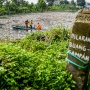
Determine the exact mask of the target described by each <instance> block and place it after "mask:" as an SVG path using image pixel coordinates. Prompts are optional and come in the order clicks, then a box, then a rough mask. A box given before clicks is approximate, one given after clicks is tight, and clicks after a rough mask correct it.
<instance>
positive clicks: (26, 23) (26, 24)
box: [25, 20, 29, 31]
mask: <svg viewBox="0 0 90 90" xmlns="http://www.w3.org/2000/svg"><path fill="white" fill-rule="evenodd" d="M28 23H29V21H28V20H26V21H25V26H26V31H28Z"/></svg>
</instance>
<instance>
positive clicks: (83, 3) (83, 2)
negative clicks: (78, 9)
mask: <svg viewBox="0 0 90 90" xmlns="http://www.w3.org/2000/svg"><path fill="white" fill-rule="evenodd" d="M85 4H86V2H85V0H77V5H78V6H84V5H85Z"/></svg>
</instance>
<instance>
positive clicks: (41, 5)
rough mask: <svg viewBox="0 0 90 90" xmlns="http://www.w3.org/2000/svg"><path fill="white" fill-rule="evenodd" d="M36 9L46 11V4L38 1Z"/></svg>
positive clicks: (40, 0) (42, 0)
mask: <svg viewBox="0 0 90 90" xmlns="http://www.w3.org/2000/svg"><path fill="white" fill-rule="evenodd" d="M37 7H38V10H39V11H43V10H44V9H46V3H45V1H44V0H38V3H37Z"/></svg>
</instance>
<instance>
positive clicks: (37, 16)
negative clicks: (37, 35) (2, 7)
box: [0, 12, 77, 40]
mask: <svg viewBox="0 0 90 90" xmlns="http://www.w3.org/2000/svg"><path fill="white" fill-rule="evenodd" d="M76 15H77V12H43V13H29V14H18V15H10V16H6V18H0V25H1V24H3V25H1V26H2V27H0V38H1V39H10V40H12V39H19V38H23V37H25V36H26V34H27V31H25V30H13V28H12V25H24V22H25V20H29V21H30V20H33V26H36V25H37V23H40V24H41V25H42V31H44V30H49V29H50V28H52V27H55V26H57V25H60V24H62V26H63V27H68V28H72V26H73V24H74V21H75V17H76ZM35 31H36V30H33V32H35ZM28 33H31V30H29V31H28Z"/></svg>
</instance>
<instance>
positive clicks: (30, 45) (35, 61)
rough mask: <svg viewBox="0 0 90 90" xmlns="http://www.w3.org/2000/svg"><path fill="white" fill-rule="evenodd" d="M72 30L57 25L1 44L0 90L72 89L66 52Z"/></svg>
mask: <svg viewBox="0 0 90 90" xmlns="http://www.w3.org/2000/svg"><path fill="white" fill-rule="evenodd" d="M69 38H70V30H68V29H67V28H66V29H65V28H62V27H61V26H57V27H56V28H53V29H51V30H50V31H45V32H37V33H33V34H28V35H27V36H26V37H25V38H24V39H22V40H14V41H8V42H0V82H1V83H0V90H72V89H73V88H74V87H75V81H73V79H72V75H71V74H70V73H69V72H67V70H66V68H65V66H66V61H65V58H66V52H67V48H68V42H69V41H68V40H69Z"/></svg>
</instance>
